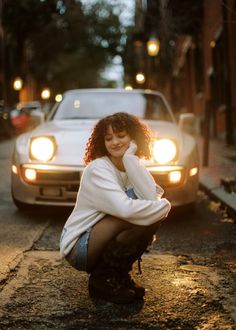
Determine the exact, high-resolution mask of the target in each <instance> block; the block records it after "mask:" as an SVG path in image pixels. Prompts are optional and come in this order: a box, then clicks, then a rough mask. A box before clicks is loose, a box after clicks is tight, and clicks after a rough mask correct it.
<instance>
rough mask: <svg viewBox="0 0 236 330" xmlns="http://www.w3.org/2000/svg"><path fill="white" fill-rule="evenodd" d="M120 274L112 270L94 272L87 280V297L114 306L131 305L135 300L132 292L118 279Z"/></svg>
mask: <svg viewBox="0 0 236 330" xmlns="http://www.w3.org/2000/svg"><path fill="white" fill-rule="evenodd" d="M119 276H120V274H117V272H116V271H115V272H114V271H112V270H109V271H108V270H104V271H99V270H97V271H94V272H92V273H91V275H90V278H89V295H90V297H92V298H99V299H104V300H107V301H111V302H114V303H116V304H129V303H133V302H134V301H135V299H136V295H135V292H134V290H132V289H130V288H128V287H127V286H125V285H124V283H122V282H121V281H120V279H119Z"/></svg>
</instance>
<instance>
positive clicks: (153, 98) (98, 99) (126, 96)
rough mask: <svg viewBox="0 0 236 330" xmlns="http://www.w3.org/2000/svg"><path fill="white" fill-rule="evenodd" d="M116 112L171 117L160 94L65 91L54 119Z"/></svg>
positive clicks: (164, 119) (171, 118) (165, 119)
mask: <svg viewBox="0 0 236 330" xmlns="http://www.w3.org/2000/svg"><path fill="white" fill-rule="evenodd" d="M116 112H128V113H130V114H133V115H136V116H138V117H140V118H143V119H150V120H163V121H173V116H172V115H171V112H170V110H169V109H168V107H167V105H166V104H165V102H164V101H163V99H162V97H161V96H160V95H158V94H144V93H127V92H124V93H118V92H102V93H99V92H92V93H91V92H90V93H88V92H87V93H86V92H84V93H83V92H80V93H68V94H66V95H65V96H64V98H63V100H62V101H61V102H60V104H59V105H58V106H57V109H56V111H55V112H54V113H53V119H58V120H61V119H99V118H102V117H104V116H107V115H110V114H113V113H116ZM51 119H52V118H51Z"/></svg>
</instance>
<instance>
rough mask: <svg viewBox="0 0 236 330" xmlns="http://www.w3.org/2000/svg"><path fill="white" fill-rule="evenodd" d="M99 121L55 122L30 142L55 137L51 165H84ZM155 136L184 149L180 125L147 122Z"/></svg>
mask: <svg viewBox="0 0 236 330" xmlns="http://www.w3.org/2000/svg"><path fill="white" fill-rule="evenodd" d="M96 122H97V120H95V119H93V120H90V119H88V120H57V121H56V120H54V121H49V122H45V123H44V124H41V125H40V126H38V127H37V128H35V129H34V130H33V131H31V132H30V133H28V134H29V135H28V134H27V138H28V140H30V137H34V136H42V135H48V136H54V137H55V139H56V143H57V154H56V157H54V159H52V160H51V161H50V163H51V164H60V165H64V164H65V165H83V164H84V162H83V157H84V153H85V148H86V143H87V141H88V139H89V136H90V135H91V132H92V129H93V127H94V125H95V124H96ZM145 123H146V124H148V125H149V127H150V128H151V130H152V131H153V133H154V136H155V137H157V138H162V137H163V138H170V139H173V140H175V141H176V142H177V144H178V147H179V148H180V149H183V133H182V132H181V131H180V129H179V127H178V125H176V124H175V123H169V122H157V121H146V122H145ZM25 138H26V136H25Z"/></svg>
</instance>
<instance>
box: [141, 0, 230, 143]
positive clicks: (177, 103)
mask: <svg viewBox="0 0 236 330" xmlns="http://www.w3.org/2000/svg"><path fill="white" fill-rule="evenodd" d="M165 4H167V3H166V2H165V1H163V0H160V1H155V0H147V1H145V8H144V7H143V9H144V10H145V13H146V23H145V20H144V24H143V26H142V27H143V36H145V37H144V40H146V39H147V38H148V35H149V34H151V33H153V32H154V33H155V34H156V35H157V37H158V38H159V39H160V43H161V52H160V54H159V55H158V56H159V57H160V59H159V62H158V63H159V65H158V67H157V71H156V72H157V73H156V88H157V89H159V90H161V91H164V93H165V94H166V95H167V98H168V99H169V101H170V103H171V104H172V106H173V108H174V111H175V112H176V113H180V112H186V111H190V112H193V113H195V114H196V116H197V118H198V121H199V129H200V131H203V130H204V128H205V127H206V126H207V127H209V129H210V134H211V136H212V137H214V138H223V139H225V141H226V142H227V143H228V144H233V143H234V141H235V136H234V134H235V131H236V65H235V63H234V61H235V58H236V39H235V35H236V24H235V23H236V1H235V0H204V1H200V0H192V1H182V2H178V1H175V0H172V1H171V2H169V5H168V6H167V5H166V6H165ZM170 4H171V5H170ZM181 6H182V7H181ZM139 11H140V1H139ZM142 15H143V13H142ZM150 17H151V19H150ZM170 48H172V50H171V53H170ZM166 59H168V62H167V63H166V61H167V60H166ZM165 66H166V67H167V68H168V70H164V71H163V67H165ZM161 77H162V78H161ZM163 77H164V78H165V79H163ZM146 87H148V86H146ZM209 118H210V119H209Z"/></svg>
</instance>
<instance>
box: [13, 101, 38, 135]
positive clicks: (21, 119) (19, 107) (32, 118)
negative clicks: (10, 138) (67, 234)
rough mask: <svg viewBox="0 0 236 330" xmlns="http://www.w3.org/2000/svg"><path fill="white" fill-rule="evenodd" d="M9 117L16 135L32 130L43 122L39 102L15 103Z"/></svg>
mask: <svg viewBox="0 0 236 330" xmlns="http://www.w3.org/2000/svg"><path fill="white" fill-rule="evenodd" d="M10 117H11V124H12V126H13V127H14V130H15V133H16V134H20V133H24V132H25V131H28V130H32V129H33V128H35V127H36V126H37V125H39V124H40V123H42V122H43V121H44V113H43V110H42V107H41V104H40V102H39V101H31V102H19V103H17V104H16V106H15V108H14V109H13V110H12V111H11V113H10Z"/></svg>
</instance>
